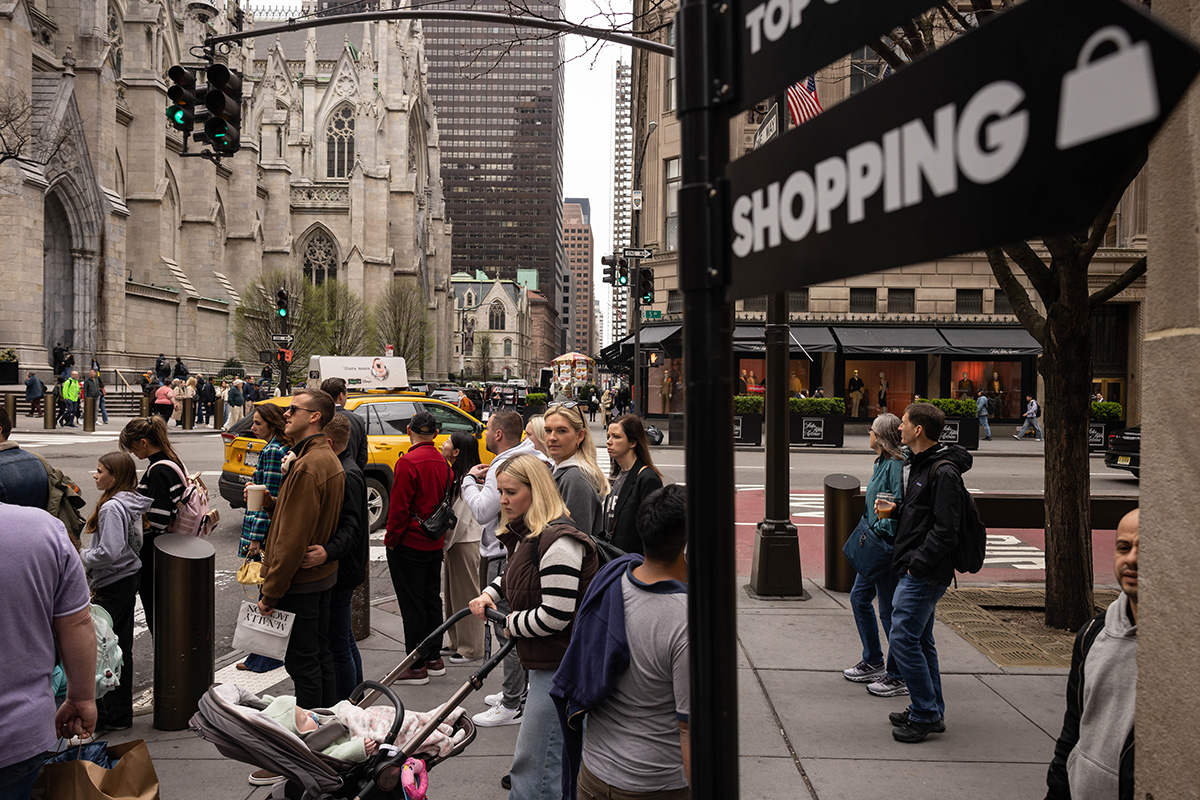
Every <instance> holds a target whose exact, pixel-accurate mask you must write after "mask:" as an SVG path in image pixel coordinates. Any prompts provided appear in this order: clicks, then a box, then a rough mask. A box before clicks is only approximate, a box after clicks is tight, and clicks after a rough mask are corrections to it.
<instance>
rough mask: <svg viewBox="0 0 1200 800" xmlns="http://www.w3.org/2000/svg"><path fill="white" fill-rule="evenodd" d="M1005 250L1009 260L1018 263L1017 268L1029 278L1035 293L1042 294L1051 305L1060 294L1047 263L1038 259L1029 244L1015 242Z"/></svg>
mask: <svg viewBox="0 0 1200 800" xmlns="http://www.w3.org/2000/svg"><path fill="white" fill-rule="evenodd" d="M1003 249H1004V252H1005V253H1007V254H1008V257H1009V258H1011V259H1012V260H1013V261H1015V262H1017V266H1018V267H1020V268H1021V271H1022V272H1024V273H1025V277H1027V278H1029V282H1030V283H1032V284H1033V289H1034V291H1035V292H1037V293H1038V294H1040V295H1041V296H1042V299H1043V300H1044V301H1046V304H1047V305H1049V304H1050V302H1051V300H1052V298H1053V297H1056V296H1057V294H1058V286H1057V284H1056V283H1055V282H1054V274H1053V273H1052V272H1051V271H1050V270H1049V268H1048V267H1047V266H1046V263H1045V262H1044V261H1042V259H1040V258H1038V254H1037V253H1035V252H1033V248H1032V247H1030V246H1029V243H1028V242H1013V243H1012V244H1006V245H1004V248H1003Z"/></svg>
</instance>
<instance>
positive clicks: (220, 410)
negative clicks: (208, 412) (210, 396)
mask: <svg viewBox="0 0 1200 800" xmlns="http://www.w3.org/2000/svg"><path fill="white" fill-rule="evenodd" d="M224 427H225V398H224V397H221V395H220V393H218V394H217V399H216V402H214V403H213V428H215V429H216V430H221V429H222V428H224Z"/></svg>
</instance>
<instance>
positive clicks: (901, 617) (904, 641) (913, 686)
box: [888, 573, 946, 722]
mask: <svg viewBox="0 0 1200 800" xmlns="http://www.w3.org/2000/svg"><path fill="white" fill-rule="evenodd" d="M945 593H946V587H945V586H940V585H938V584H936V583H929V582H928V581H924V580H921V579H920V578H914V577H913V576H912V575H909V574H907V573H905V574H904V575H901V576H900V581H899V583H897V584H896V594H895V595H894V596H893V598H892V632H891V636H890V639H889V640H888V651H889V655H890V657H891V658H893V659H894V661H895V665H896V668H897V670H898V671H899V673H900V677H901V678H904V682H905V683H906V684H907V685H908V696H909V700H910V701H911V702H910V704H909V707H908V715H909V718H910V719H912V720H913V721H915V722H934V721H936V720H939V719H941V718H942V717H944V716H945V715H946V704H945V702H943V700H942V674H941V672H940V671H939V670H938V657H937V647H936V646H935V645H934V641H933V621H934V614H933V612H934V609H935V608H936V607H937V601H938V600H941V599H942V595H944V594H945Z"/></svg>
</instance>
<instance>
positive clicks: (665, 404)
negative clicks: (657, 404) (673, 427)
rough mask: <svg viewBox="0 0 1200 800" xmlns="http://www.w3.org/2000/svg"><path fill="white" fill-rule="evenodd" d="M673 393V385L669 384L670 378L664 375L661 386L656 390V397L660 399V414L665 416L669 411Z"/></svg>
mask: <svg viewBox="0 0 1200 800" xmlns="http://www.w3.org/2000/svg"><path fill="white" fill-rule="evenodd" d="M674 393H675V384H673V383H672V382H671V376H670V375H669V374H667V375H664V376H663V382H662V386H660V387H659V389H658V396H659V397H660V398H662V413H664V414H667V413H669V412H670V411H671V396H672V395H673V394H674Z"/></svg>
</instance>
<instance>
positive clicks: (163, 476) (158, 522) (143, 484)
mask: <svg viewBox="0 0 1200 800" xmlns="http://www.w3.org/2000/svg"><path fill="white" fill-rule="evenodd" d="M165 460H167V456H166V454H165V453H163V452H161V451H160V452H158V453H154V454H153V455H151V456H150V458H148V459H147V461H149V462H150V464H149V466H147V467H146V471H145V472H143V473H142V479H141V481H139V482H138V485H137V491H138V494H140V495H144V496H146V497H149V498H150V500H151V503H150V508H149V510H148V511H146V514H145V520H146V526H147V531H146V540H145V543H143V545H142V546H143V547H145V546H146V544H149V543H150V541H151V540H152V539H153V538H154V537H155V536H157V535H158V534H160V533H166V532H167V526H168V525H170V524H171V522H172V521H173V520H174V519H175V515H176V513H178V510H179V501H180V500H181V499H182V498H183V489H184V486H183V481H182V480H180V478H179V473H177V472H176V471H175V470H173V469H171V468H170V467H169V466H164V467H159V468H158V469H153V467H154V465H155V464H157V463H158V462H159V461H165ZM186 473H187V469H186V468H184V474H186Z"/></svg>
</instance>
